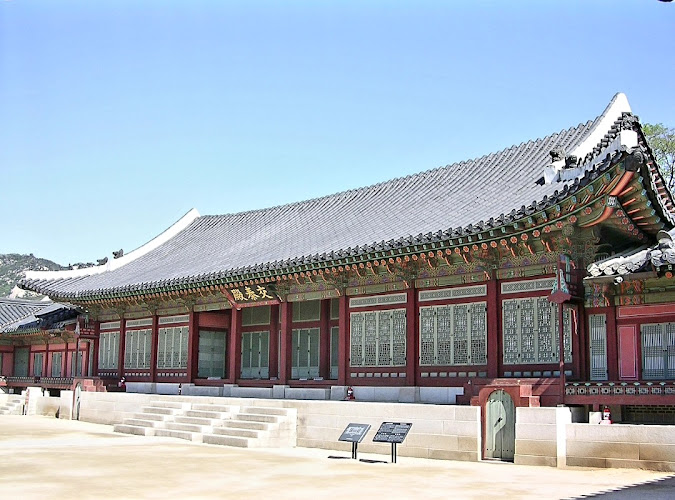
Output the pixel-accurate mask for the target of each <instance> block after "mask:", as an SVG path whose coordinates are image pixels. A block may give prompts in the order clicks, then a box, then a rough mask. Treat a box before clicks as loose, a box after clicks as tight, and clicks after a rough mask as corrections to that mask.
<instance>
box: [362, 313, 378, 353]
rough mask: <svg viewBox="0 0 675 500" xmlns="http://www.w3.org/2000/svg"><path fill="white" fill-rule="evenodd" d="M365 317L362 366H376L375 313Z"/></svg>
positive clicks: (367, 314)
mask: <svg viewBox="0 0 675 500" xmlns="http://www.w3.org/2000/svg"><path fill="white" fill-rule="evenodd" d="M365 315H366V333H365V337H364V342H363V366H376V365H377V313H375V312H368V313H366V314H365Z"/></svg>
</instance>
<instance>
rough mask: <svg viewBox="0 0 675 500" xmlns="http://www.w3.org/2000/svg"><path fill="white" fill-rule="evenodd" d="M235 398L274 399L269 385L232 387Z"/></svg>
mask: <svg viewBox="0 0 675 500" xmlns="http://www.w3.org/2000/svg"><path fill="white" fill-rule="evenodd" d="M232 396H233V397H235V398H269V399H272V388H269V387H239V386H237V387H232Z"/></svg>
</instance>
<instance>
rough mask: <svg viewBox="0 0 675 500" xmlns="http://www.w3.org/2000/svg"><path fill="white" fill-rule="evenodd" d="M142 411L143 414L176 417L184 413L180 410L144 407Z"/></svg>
mask: <svg viewBox="0 0 675 500" xmlns="http://www.w3.org/2000/svg"><path fill="white" fill-rule="evenodd" d="M141 411H142V412H143V413H152V414H155V415H176V414H178V413H182V409H180V408H163V407H158V406H144V407H143V408H142V409H141Z"/></svg>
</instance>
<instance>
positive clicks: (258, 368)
mask: <svg viewBox="0 0 675 500" xmlns="http://www.w3.org/2000/svg"><path fill="white" fill-rule="evenodd" d="M269 348H270V332H269V331H261V332H245V333H242V334H241V376H242V378H268V377H269Z"/></svg>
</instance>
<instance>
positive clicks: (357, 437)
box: [338, 424, 370, 443]
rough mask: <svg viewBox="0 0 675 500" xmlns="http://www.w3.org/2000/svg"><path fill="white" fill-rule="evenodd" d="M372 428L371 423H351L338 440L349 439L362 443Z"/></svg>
mask: <svg viewBox="0 0 675 500" xmlns="http://www.w3.org/2000/svg"><path fill="white" fill-rule="evenodd" d="M369 430H370V424H349V425H348V426H347V428H346V429H345V430H344V431H342V434H341V435H340V438H339V439H338V441H348V442H350V443H360V442H361V441H363V438H364V437H366V434H367V433H368V431H369Z"/></svg>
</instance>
